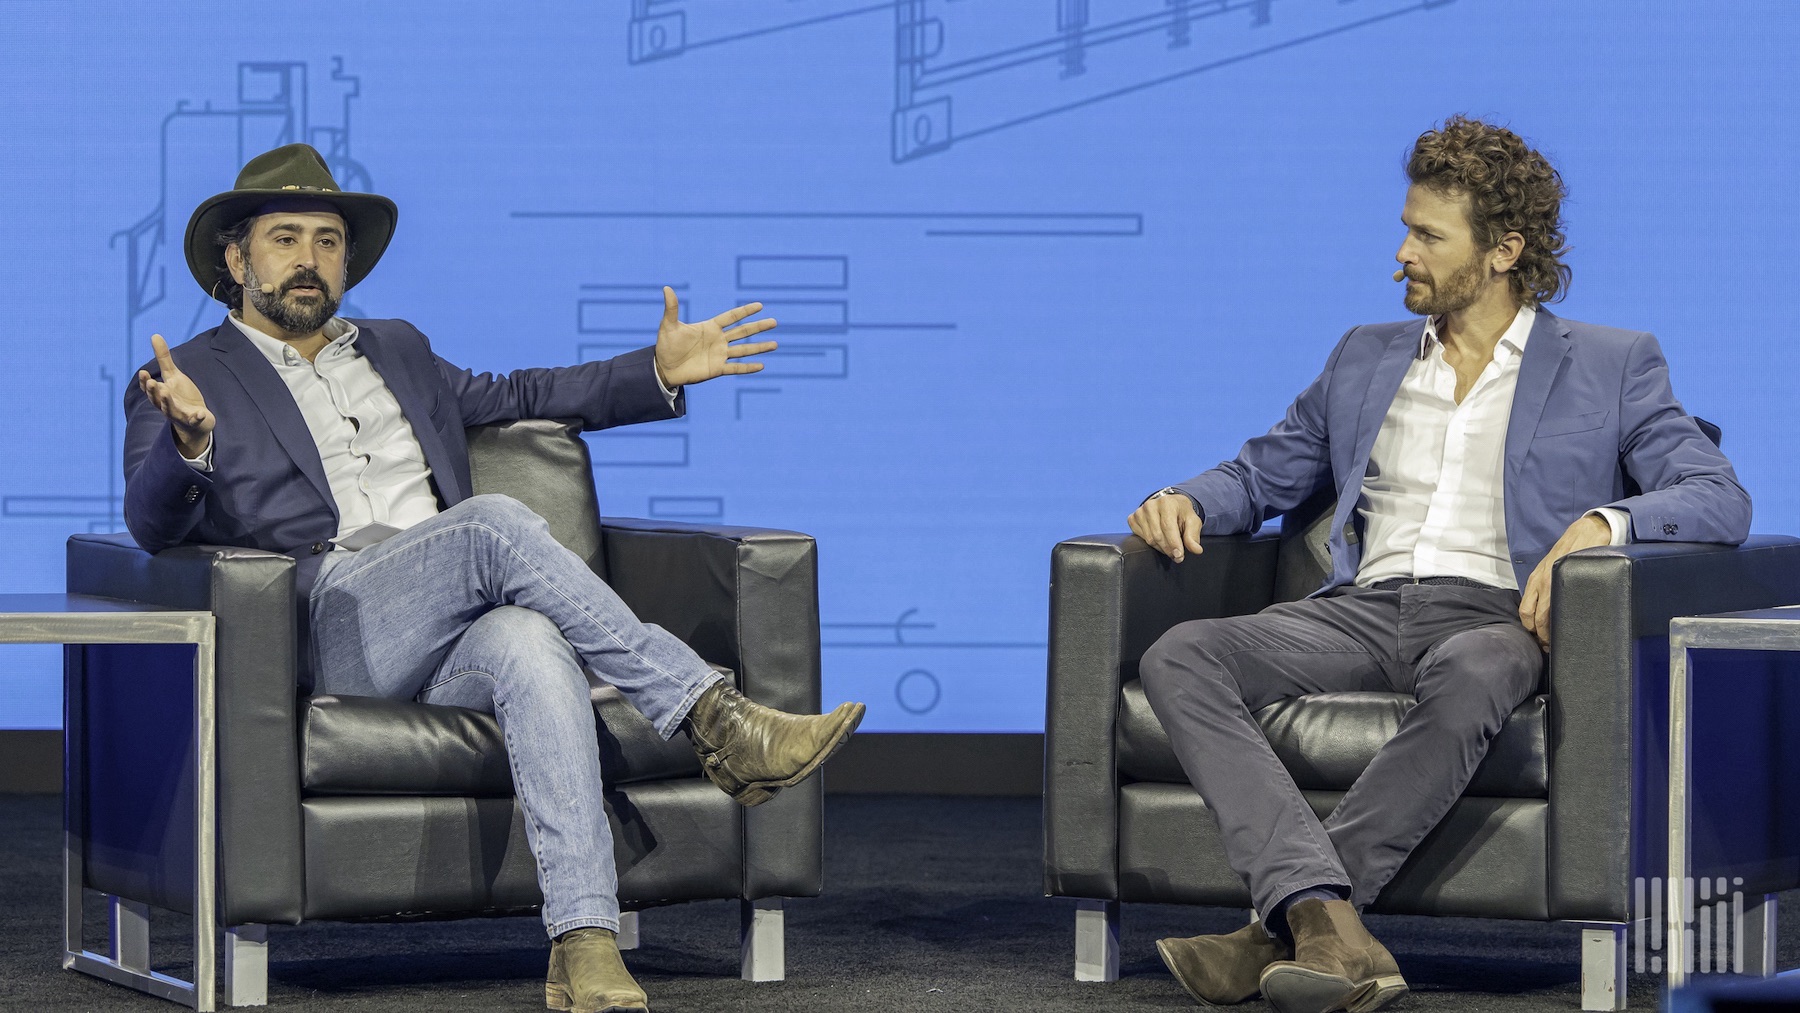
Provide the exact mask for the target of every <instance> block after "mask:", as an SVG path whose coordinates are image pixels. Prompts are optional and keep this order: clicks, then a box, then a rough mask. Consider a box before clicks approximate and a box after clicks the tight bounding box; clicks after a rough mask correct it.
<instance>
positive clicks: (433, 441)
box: [356, 324, 468, 504]
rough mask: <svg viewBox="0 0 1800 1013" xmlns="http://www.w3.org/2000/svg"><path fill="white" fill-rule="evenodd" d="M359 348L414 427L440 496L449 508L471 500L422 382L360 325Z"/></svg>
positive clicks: (414, 433)
mask: <svg viewBox="0 0 1800 1013" xmlns="http://www.w3.org/2000/svg"><path fill="white" fill-rule="evenodd" d="M356 348H357V350H358V351H360V352H362V354H363V355H364V356H366V357H367V358H368V360H369V364H370V365H371V366H374V367H375V372H376V373H378V374H380V376H381V382H382V383H385V384H387V389H388V390H389V391H390V392H392V393H393V395H394V400H395V401H398V402H399V403H400V413H401V414H402V415H405V416H406V422H407V424H408V425H410V426H412V431H413V438H414V439H416V440H418V441H419V449H420V450H421V451H423V452H424V454H425V464H426V465H427V466H428V467H430V468H431V477H432V479H433V480H434V481H435V482H436V483H437V487H438V494H439V495H440V496H442V497H443V498H444V502H445V503H446V504H452V503H460V502H462V501H463V500H465V499H467V498H468V491H467V490H465V489H463V488H462V485H461V483H460V482H459V481H458V480H457V477H456V469H455V468H453V467H451V466H450V464H451V462H450V451H449V449H448V448H446V447H445V446H444V441H443V440H441V439H439V438H438V432H437V427H436V426H435V425H434V424H433V423H432V420H431V401H430V398H429V396H428V393H427V392H426V391H423V390H421V389H420V388H419V384H418V383H417V380H418V378H417V377H416V376H414V375H413V373H412V372H411V371H409V370H408V369H407V368H406V365H405V363H403V362H400V361H398V359H399V357H398V356H396V355H395V354H393V350H392V349H390V348H388V346H387V345H386V344H385V343H383V341H382V340H381V337H380V336H379V335H377V334H375V333H373V332H372V331H371V330H370V329H369V328H368V327H365V326H363V325H361V324H358V325H357V330H356Z"/></svg>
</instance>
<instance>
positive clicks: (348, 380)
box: [231, 315, 438, 538]
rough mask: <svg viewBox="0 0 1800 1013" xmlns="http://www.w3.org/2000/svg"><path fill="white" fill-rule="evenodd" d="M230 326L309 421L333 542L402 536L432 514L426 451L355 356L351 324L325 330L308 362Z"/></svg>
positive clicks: (371, 370) (273, 341)
mask: <svg viewBox="0 0 1800 1013" xmlns="http://www.w3.org/2000/svg"><path fill="white" fill-rule="evenodd" d="M231 322H232V323H233V324H236V325H237V328H238V330H240V331H243V332H244V336H245V337H247V338H249V339H250V343H251V344H253V345H255V346H256V349H257V351H259V352H261V353H262V354H263V357H264V358H266V359H268V360H269V364H270V365H271V366H274V367H275V372H276V374H277V375H278V376H280V377H281V382H282V383H284V384H287V389H288V391H289V392H290V393H292V394H293V395H294V403H295V404H296V405H298V406H299V408H300V415H301V417H303V418H304V419H306V428H307V430H308V431H310V432H311V433H312V438H313V443H314V444H315V445H317V446H318V448H319V461H320V463H322V464H323V465H324V466H325V480H326V481H327V482H328V483H329V484H330V486H331V498H332V499H334V500H336V501H337V508H338V537H340V538H342V537H344V536H345V535H348V534H350V533H351V532H353V531H356V530H358V529H359V528H362V527H365V526H367V525H370V524H386V525H388V526H390V527H394V528H399V529H401V530H405V529H406V528H409V527H411V526H413V525H414V524H417V523H419V522H420V521H422V520H425V519H426V518H428V517H432V516H434V515H436V514H437V512H438V502H437V494H436V493H434V492H433V491H432V489H431V468H430V467H429V466H428V465H426V463H425V451H424V448H422V447H420V446H419V439H418V437H417V436H415V435H413V431H412V425H411V424H410V423H408V422H407V420H406V416H405V414H403V413H402V412H401V411H400V402H399V401H397V400H395V399H394V393H393V391H390V390H388V387H387V384H386V383H384V382H383V381H382V379H381V374H379V373H377V372H375V367H374V365H373V364H371V363H370V362H369V360H368V357H367V356H365V355H363V354H362V352H360V351H358V350H357V347H356V334H357V331H356V325H355V324H352V323H350V322H349V321H347V320H345V319H343V318H342V317H333V318H332V319H331V321H330V322H329V323H327V324H326V325H325V336H326V337H328V338H330V339H331V340H330V342H329V343H328V344H327V345H326V346H325V347H324V348H321V349H320V350H319V354H318V355H316V356H314V357H313V361H311V362H308V361H306V357H305V356H304V355H301V354H300V353H299V352H297V351H295V350H294V346H292V345H290V344H288V343H287V342H285V341H282V340H280V339H279V338H274V337H271V336H269V335H267V334H264V333H263V332H261V331H259V330H257V329H256V328H254V327H251V326H250V325H249V324H246V323H244V322H243V321H242V320H240V319H238V318H237V317H236V316H235V315H234V316H233V317H232V318H231Z"/></svg>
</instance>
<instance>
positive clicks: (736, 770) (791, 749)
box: [684, 682, 867, 806]
mask: <svg viewBox="0 0 1800 1013" xmlns="http://www.w3.org/2000/svg"><path fill="white" fill-rule="evenodd" d="M866 709H867V708H865V707H864V706H863V705H862V704H859V703H846V704H839V705H838V708H837V710H834V711H832V712H831V713H830V714H789V713H787V712H785V711H778V710H775V709H773V708H770V707H764V706H763V705H762V704H759V703H757V702H755V701H754V700H751V699H750V698H749V697H746V696H745V695H744V694H742V693H739V692H738V691H737V690H735V689H733V688H731V687H730V686H728V685H726V684H725V683H723V682H719V683H714V684H713V685H712V687H711V688H709V689H707V691H706V692H704V693H702V694H700V699H698V700H696V701H694V706H693V708H692V709H691V710H689V711H688V715H687V718H686V720H685V722H684V723H685V724H686V725H687V730H688V735H689V737H691V738H692V739H693V740H694V752H696V753H699V754H700V766H701V769H703V770H704V771H706V776H707V777H709V778H711V779H712V782H713V783H714V784H716V785H718V786H719V789H720V790H721V791H723V792H724V793H725V794H727V795H730V796H731V797H732V798H733V799H735V800H736V801H737V803H738V804H739V805H744V806H753V805H761V804H762V803H764V802H767V801H768V800H769V799H771V798H774V797H775V793H776V792H777V791H780V790H781V789H783V788H791V787H793V786H794V785H796V784H799V783H800V782H801V781H804V780H805V779H806V778H807V777H809V776H810V775H811V774H812V772H813V771H815V770H818V769H819V765H820V764H823V763H824V762H825V761H826V760H827V759H828V758H829V757H830V756H831V754H832V753H835V752H837V749H838V747H839V746H842V745H843V744H844V741H845V740H846V739H848V738H850V733H851V732H854V731H856V726H857V725H859V724H861V723H862V719H863V712H864V711H865V710H866Z"/></svg>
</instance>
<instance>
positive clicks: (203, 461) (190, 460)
mask: <svg viewBox="0 0 1800 1013" xmlns="http://www.w3.org/2000/svg"><path fill="white" fill-rule="evenodd" d="M659 382H660V381H659ZM212 448H213V440H212V434H211V433H207V434H206V448H205V449H204V450H202V451H200V456H199V457H189V456H187V455H186V454H181V450H180V448H179V446H177V448H176V451H175V452H176V453H177V454H181V459H182V460H183V461H185V462H187V466H188V467H190V468H192V469H194V470H195V471H212V470H213V469H212Z"/></svg>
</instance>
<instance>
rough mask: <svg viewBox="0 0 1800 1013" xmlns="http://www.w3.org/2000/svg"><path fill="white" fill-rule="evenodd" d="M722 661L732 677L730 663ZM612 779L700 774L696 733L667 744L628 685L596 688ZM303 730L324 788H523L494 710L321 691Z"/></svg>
mask: <svg viewBox="0 0 1800 1013" xmlns="http://www.w3.org/2000/svg"><path fill="white" fill-rule="evenodd" d="M713 668H714V669H715V670H717V671H719V672H720V673H721V674H723V675H724V676H725V677H726V678H727V679H730V678H731V677H732V675H731V671H730V670H729V669H723V668H720V667H719V666H717V665H714V666H713ZM590 696H591V697H592V699H593V701H594V712H595V718H596V720H597V721H598V724H599V732H600V769H601V770H602V771H603V772H604V773H605V776H606V783H607V785H608V786H615V787H616V786H618V785H622V784H635V783H638V782H641V781H661V780H667V779H671V778H682V777H699V776H700V761H699V758H698V757H697V756H696V755H695V754H694V750H693V747H692V745H690V744H689V742H688V739H687V736H685V735H677V736H675V737H674V738H672V739H670V740H668V741H666V742H665V741H663V739H662V738H661V737H660V736H658V735H657V734H656V729H655V728H654V727H653V726H652V725H651V724H650V722H649V721H648V720H646V719H645V718H644V716H643V715H642V714H639V713H638V712H637V710H636V709H634V708H633V707H632V706H631V705H630V704H629V703H627V702H626V701H625V697H624V696H623V695H622V694H620V693H619V691H618V690H616V689H614V688H612V687H611V686H605V685H599V686H595V687H594V688H593V690H592V691H591V693H590ZM302 721H303V722H304V723H303V725H302V726H301V735H300V754H301V762H300V773H301V784H302V788H303V789H304V791H305V792H306V794H307V795H309V796H317V795H472V796H476V797H489V798H505V797H508V796H510V795H512V793H513V783H512V773H511V771H510V769H509V768H508V765H507V762H506V741H505V739H504V738H503V737H502V736H501V734H500V723H499V722H498V721H496V720H495V719H494V716H493V715H492V714H484V713H482V712H481V711H476V710H470V709H468V708H466V707H443V706H439V705H435V704H424V703H413V702H411V701H406V700H383V699H380V698H378V697H366V696H315V697H313V698H312V699H310V700H308V701H307V704H306V713H305V715H304V717H303V718H302Z"/></svg>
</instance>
